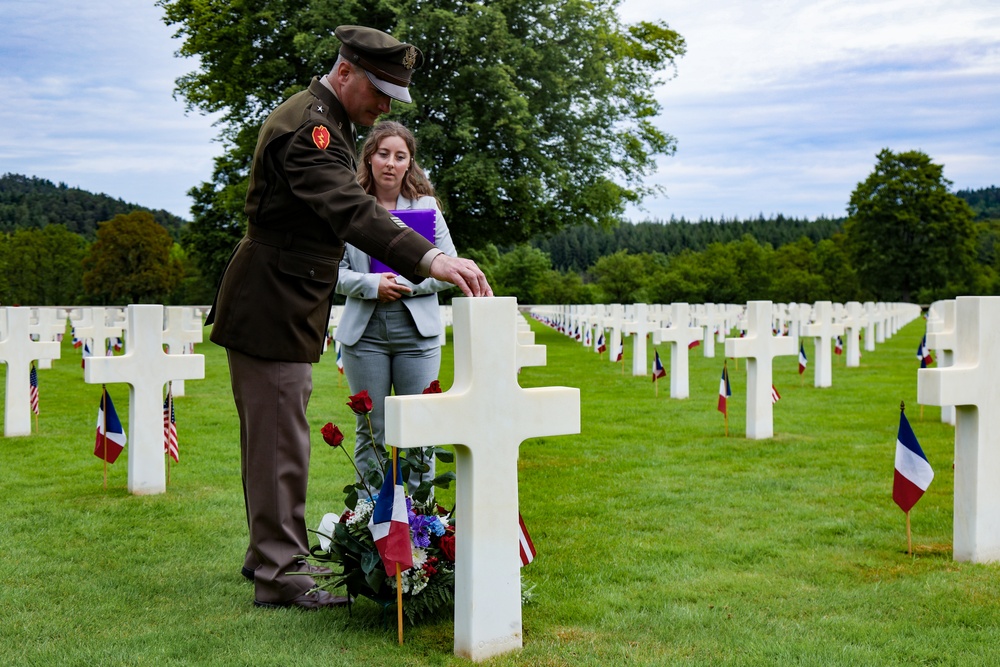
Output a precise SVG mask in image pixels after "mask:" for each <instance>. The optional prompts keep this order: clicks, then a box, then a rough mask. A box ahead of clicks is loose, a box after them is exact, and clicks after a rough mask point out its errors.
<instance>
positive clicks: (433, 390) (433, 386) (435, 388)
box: [423, 380, 441, 394]
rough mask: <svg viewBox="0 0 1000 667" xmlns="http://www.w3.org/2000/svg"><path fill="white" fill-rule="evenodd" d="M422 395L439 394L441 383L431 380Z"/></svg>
mask: <svg viewBox="0 0 1000 667" xmlns="http://www.w3.org/2000/svg"><path fill="white" fill-rule="evenodd" d="M423 393H425V394H440V393H441V383H440V382H438V381H437V380H431V383H430V384H429V385H427V388H426V389H424V391H423Z"/></svg>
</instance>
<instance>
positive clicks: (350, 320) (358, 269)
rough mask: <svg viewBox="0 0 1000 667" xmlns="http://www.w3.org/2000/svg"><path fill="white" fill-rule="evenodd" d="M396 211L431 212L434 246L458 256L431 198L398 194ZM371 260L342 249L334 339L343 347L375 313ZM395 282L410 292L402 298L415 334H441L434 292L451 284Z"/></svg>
mask: <svg viewBox="0 0 1000 667" xmlns="http://www.w3.org/2000/svg"><path fill="white" fill-rule="evenodd" d="M396 209H397V210H404V209H434V210H435V211H437V216H436V218H435V220H434V245H436V246H437V247H438V248H440V249H441V251H442V252H444V253H445V254H446V255H450V256H452V257H457V256H458V252H457V251H456V250H455V244H454V242H452V240H451V232H450V231H449V230H448V225H447V224H446V223H445V221H444V216H443V215H441V210H440V209H439V208H438V205H437V200H435V199H434V197H421V198H420V199H417V200H416V201H414V200H412V199H406V198H405V197H403V195H400V196H399V198H398V199H397V201H396ZM370 271H371V260H370V259H369V257H368V255H366V254H365V253H363V252H362V251H360V250H358V249H357V248H355V247H354V246H353V245H351V244H350V243H348V244H346V246H345V248H344V258H343V259H342V260H341V261H340V278H339V279H338V281H337V293H338V294H343V295H344V296H346V297H347V303H346V305H345V306H344V311H343V312H342V313H341V315H340V323H339V324H338V325H337V333H336V335H335V336H334V338H336V340H338V341H339V342H340V343H341V344H342V345H354V344H355V343H357V342H358V340H359V339H360V338H361V335H362V334H363V333H364V332H365V328H366V327H367V326H368V320H369V319H371V316H372V313H374V312H375V304H376V303H377V301H376V300H377V299H378V283H379V274H377V273H369V272H370ZM396 282H398V283H400V284H401V285H406V286H407V287H409V288H410V289H412V290H413V292H412V293H411V294H410V295H409V296H404V297H403V298H402V299H401V300H402V302H403V305H405V306H406V308H407V310H409V311H410V314H411V315H412V316H413V321H414V323H416V325H417V331H418V332H419V333H420V335H421V336H424V337H425V338H433V337H436V336H440V335H441V334H442V333H444V328H443V327H442V325H441V313H440V309H439V308H438V299H437V293H438V292H440V291H441V290H445V289H448V288H449V287H453V285H452V284H451V283H446V282H444V281H442V280H435V279H434V278H427V279H425V280H423V281H422V282H421V283H420V284H419V285H415V284H413V283H411V282H410V281H409V280H407V279H406V278H403V277H402V276H396Z"/></svg>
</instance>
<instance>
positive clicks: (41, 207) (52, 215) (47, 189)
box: [0, 174, 187, 241]
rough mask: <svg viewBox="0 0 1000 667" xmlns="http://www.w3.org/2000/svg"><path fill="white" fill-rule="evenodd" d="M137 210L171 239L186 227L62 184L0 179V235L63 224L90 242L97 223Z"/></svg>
mask: <svg viewBox="0 0 1000 667" xmlns="http://www.w3.org/2000/svg"><path fill="white" fill-rule="evenodd" d="M137 210H138V211H146V212H148V213H150V214H151V215H152V216H153V219H154V220H155V221H156V222H157V223H159V224H160V225H162V226H163V227H164V228H165V229H166V230H167V231H168V232H169V233H170V235H171V237H173V238H174V240H179V239H180V233H181V229H182V228H183V227H184V225H186V224H187V221H186V220H184V219H183V218H179V217H177V216H176V215H174V214H172V213H169V212H167V211H164V210H162V209H161V210H156V211H154V210H151V209H148V208H145V207H143V206H139V205H138V204H129V203H127V202H124V201H122V200H121V199H113V198H112V197H109V196H108V195H105V194H94V193H92V192H87V191H86V190H81V189H79V188H71V187H69V186H67V185H66V184H65V183H60V184H59V185H56V184H54V183H52V181H47V180H45V179H43V178H37V177H34V176H31V177H29V176H22V175H20V174H4V175H3V176H0V232H13V231H15V230H18V229H42V228H43V227H45V226H47V225H63V226H64V227H65V228H66V229H68V230H69V231H71V232H74V233H76V234H79V235H81V236H83V237H84V238H86V239H87V240H88V241H93V240H94V239H95V238H96V237H97V224H98V223H100V222H104V221H105V220H111V219H112V218H114V217H115V216H116V215H125V214H128V213H131V212H132V211H137Z"/></svg>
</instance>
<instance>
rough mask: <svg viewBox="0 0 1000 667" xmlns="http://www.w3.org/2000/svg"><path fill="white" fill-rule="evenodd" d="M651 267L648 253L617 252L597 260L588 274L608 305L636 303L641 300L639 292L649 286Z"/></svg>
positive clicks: (651, 261)
mask: <svg viewBox="0 0 1000 667" xmlns="http://www.w3.org/2000/svg"><path fill="white" fill-rule="evenodd" d="M653 265H654V262H653V258H652V255H650V254H648V253H644V254H642V255H630V254H629V253H628V251H626V250H619V251H618V252H616V253H615V254H613V255H608V256H607V257H601V258H600V259H599V260H597V263H596V264H594V266H593V268H591V270H590V273H591V274H592V275H593V276H594V282H595V283H596V285H597V287H598V289H600V290H601V292H602V293H603V294H604V300H605V301H607V302H608V303H636V301H638V300H640V299H642V295H641V294H640V292H641V290H642V289H643V288H645V287H646V286H647V285H648V284H649V278H648V276H649V273H650V267H652V266H653Z"/></svg>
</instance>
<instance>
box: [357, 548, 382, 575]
mask: <svg viewBox="0 0 1000 667" xmlns="http://www.w3.org/2000/svg"><path fill="white" fill-rule="evenodd" d="M380 562H382V557H381V556H379V555H378V551H368V552H366V553H364V554H362V556H361V569H362V571H364V573H365V574H368V573H370V572H371V571H372V570H374V569H375V568H377V567H378V564H379V563H380Z"/></svg>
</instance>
